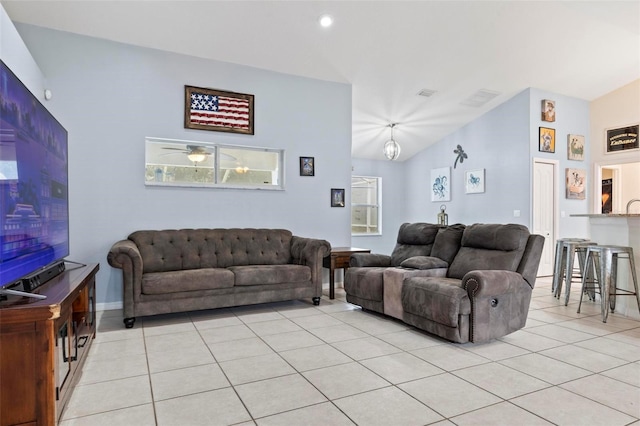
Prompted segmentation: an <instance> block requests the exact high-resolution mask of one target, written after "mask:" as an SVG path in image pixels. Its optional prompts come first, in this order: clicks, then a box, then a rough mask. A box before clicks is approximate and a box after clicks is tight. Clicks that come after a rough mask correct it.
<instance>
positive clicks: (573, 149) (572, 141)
mask: <svg viewBox="0 0 640 426" xmlns="http://www.w3.org/2000/svg"><path fill="white" fill-rule="evenodd" d="M567 158H568V159H569V160H578V161H582V160H584V136H582V135H568V136H567Z"/></svg>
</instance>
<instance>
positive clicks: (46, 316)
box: [0, 264, 99, 426]
mask: <svg viewBox="0 0 640 426" xmlns="http://www.w3.org/2000/svg"><path fill="white" fill-rule="evenodd" d="M98 269H99V265H98V264H91V265H86V266H80V267H77V266H75V265H72V266H71V267H69V269H67V270H66V271H65V272H63V273H62V274H61V275H59V276H57V277H55V278H53V279H51V280H50V281H49V282H47V283H46V284H44V285H43V286H41V287H39V288H38V289H36V290H35V291H34V292H35V293H39V294H43V295H45V296H47V298H46V299H43V300H38V299H32V298H27V297H20V296H9V297H8V299H7V300H3V301H0V377H1V378H2V379H0V425H1V426H5V425H16V424H29V425H55V424H56V423H57V422H58V420H59V419H60V415H61V413H62V410H63V408H64V407H65V405H66V404H67V402H68V401H69V397H70V396H71V392H72V390H73V387H74V386H75V384H76V382H77V381H78V378H79V376H80V374H79V373H80V371H81V367H82V364H83V363H84V360H85V358H86V357H87V353H88V351H89V347H90V346H91V343H92V341H93V338H94V337H95V333H96V323H95V318H96V310H95V304H96V300H95V294H96V293H95V291H96V290H95V289H96V284H95V283H96V281H95V276H96V273H97V272H98Z"/></svg>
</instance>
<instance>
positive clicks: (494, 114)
mask: <svg viewBox="0 0 640 426" xmlns="http://www.w3.org/2000/svg"><path fill="white" fill-rule="evenodd" d="M458 144H459V145H461V146H462V148H463V149H464V151H465V152H466V153H467V155H468V158H467V159H466V160H464V162H463V163H462V164H460V163H458V165H457V167H456V168H455V169H454V168H453V165H454V161H455V159H456V154H454V152H453V151H454V150H455V149H456V146H457V145H458ZM529 146H530V142H529V96H528V92H527V91H524V92H521V93H519V94H518V95H516V96H514V97H513V98H511V99H510V100H508V101H507V102H504V103H502V104H500V105H498V106H497V107H495V108H494V109H492V110H491V111H489V112H488V113H487V114H485V115H483V116H482V117H480V118H479V119H477V120H475V121H473V122H471V123H469V124H468V125H466V126H464V127H463V128H461V129H460V130H458V131H456V132H455V133H453V134H451V135H449V136H447V137H446V138H444V139H443V140H442V141H441V142H439V143H437V144H435V145H433V146H431V147H429V148H427V149H425V150H424V151H422V152H421V153H419V154H418V155H416V156H415V157H413V158H411V159H410V160H409V161H408V162H407V167H408V172H407V176H408V191H407V192H408V193H410V194H414V196H412V197H411V198H410V199H408V200H407V202H408V205H407V211H408V213H409V215H408V219H409V221H426V222H436V219H437V214H438V213H439V212H440V206H441V205H442V204H444V205H445V206H446V213H447V214H448V215H449V223H450V224H453V223H464V224H472V223H520V224H523V225H527V226H528V225H529V205H530V197H531V196H530V190H529V188H530V177H529V169H530V157H529ZM440 167H450V171H451V201H449V202H444V203H443V202H433V201H431V185H430V179H431V169H435V168H440ZM479 168H484V169H485V180H486V185H485V192H484V193H481V194H465V184H464V178H465V171H467V170H470V169H479ZM514 210H520V212H521V216H520V217H519V218H514V217H513V211H514Z"/></svg>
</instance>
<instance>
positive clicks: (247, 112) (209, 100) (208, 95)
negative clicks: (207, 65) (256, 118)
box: [184, 86, 254, 135]
mask: <svg viewBox="0 0 640 426" xmlns="http://www.w3.org/2000/svg"><path fill="white" fill-rule="evenodd" d="M184 92H185V101H184V127H185V128H187V129H198V130H212V131H215V132H230V133H243V134H246V135H253V100H254V97H253V95H247V94H245V93H235V92H225V91H222V90H214V89H206V88H203V87H193V86H184Z"/></svg>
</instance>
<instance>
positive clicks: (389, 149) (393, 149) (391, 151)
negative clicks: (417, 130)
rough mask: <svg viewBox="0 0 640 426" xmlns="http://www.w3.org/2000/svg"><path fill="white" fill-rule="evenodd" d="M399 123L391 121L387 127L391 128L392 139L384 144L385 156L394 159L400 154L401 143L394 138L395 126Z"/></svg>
mask: <svg viewBox="0 0 640 426" xmlns="http://www.w3.org/2000/svg"><path fill="white" fill-rule="evenodd" d="M397 125H398V123H389V125H388V126H387V127H390V128H391V139H389V140H388V141H387V143H385V144H384V150H383V151H384V156H385V157H387V159H389V160H391V161H393V160H395V159H396V158H398V157H399V156H400V145H398V142H396V141H395V140H394V139H393V128H394V127H396V126H397Z"/></svg>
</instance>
